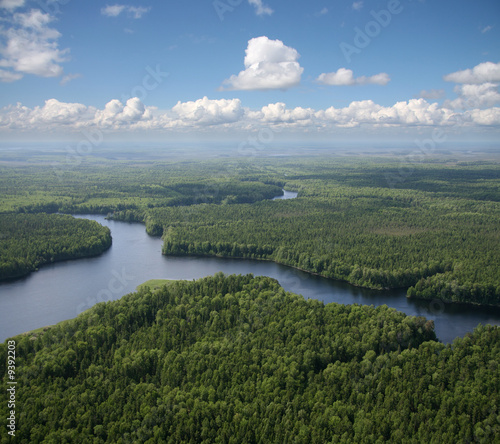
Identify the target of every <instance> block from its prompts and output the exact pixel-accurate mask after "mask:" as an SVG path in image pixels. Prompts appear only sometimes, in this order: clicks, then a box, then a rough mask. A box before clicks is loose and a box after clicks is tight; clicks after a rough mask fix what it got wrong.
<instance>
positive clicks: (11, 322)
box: [0, 216, 500, 342]
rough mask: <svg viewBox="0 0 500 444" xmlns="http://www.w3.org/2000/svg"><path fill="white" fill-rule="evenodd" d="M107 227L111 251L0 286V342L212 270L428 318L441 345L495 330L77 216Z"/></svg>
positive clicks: (393, 297)
mask: <svg viewBox="0 0 500 444" xmlns="http://www.w3.org/2000/svg"><path fill="white" fill-rule="evenodd" d="M80 217H85V218H88V219H93V220H96V221H97V222H99V223H101V224H102V225H105V226H107V227H109V228H110V229H111V234H112V236H113V245H112V247H111V248H110V249H109V250H108V251H106V252H104V253H103V254H102V255H100V256H98V257H94V258H88V259H78V260H73V261H66V262H59V263H56V264H51V265H46V266H44V267H42V268H40V270H39V271H37V272H34V273H31V274H30V275H29V276H27V277H25V278H22V279H18V280H15V281H11V282H4V283H0V341H4V340H5V339H6V338H7V337H11V336H14V335H17V334H19V333H23V332H26V331H29V330H33V329H35V328H39V327H43V326H46V325H51V324H55V323H57V322H60V321H63V320H66V319H71V318H74V317H75V316H77V315H78V314H79V313H81V312H82V311H84V310H86V309H88V308H90V307H91V306H93V305H94V304H96V303H97V302H101V301H108V300H113V299H119V298H120V297H121V296H123V295H124V294H127V293H130V292H133V291H135V289H136V287H137V286H138V285H139V284H141V283H143V282H145V281H147V280H149V279H187V280H192V279H198V278H201V277H204V276H208V275H213V274H215V273H217V272H218V271H222V272H224V273H226V274H247V273H253V274H254V275H255V276H259V275H264V276H270V277H272V278H275V279H277V280H278V281H279V282H280V284H281V285H282V286H283V287H284V288H285V290H287V291H292V292H294V293H298V294H302V295H303V296H304V297H306V298H315V299H319V300H321V301H324V302H325V303H328V302H338V303H344V304H352V303H357V304H368V305H372V304H373V305H375V306H379V305H383V304H386V305H388V306H390V307H394V308H396V309H397V310H400V311H403V312H404V313H407V314H409V315H417V316H425V317H427V318H428V319H433V320H434V321H435V325H436V333H437V335H438V337H439V339H440V340H442V341H443V342H451V341H452V340H453V339H454V338H455V337H456V336H463V335H464V334H465V333H466V332H470V331H472V330H473V329H474V327H476V326H477V324H479V323H482V324H487V323H489V324H494V325H500V310H497V309H484V308H474V307H468V306H467V307H464V306H455V305H451V304H443V303H441V302H436V301H435V302H433V303H430V302H429V301H413V300H408V299H407V298H406V297H405V294H406V291H405V290H391V291H375V290H368V289H362V288H357V287H354V286H351V285H349V284H346V283H343V282H337V281H332V280H329V279H325V278H321V277H318V276H313V275H310V274H308V273H304V272H301V271H299V270H295V269H292V268H289V267H285V266H282V265H278V264H275V263H273V262H264V261H253V260H243V259H220V258H193V257H171V256H162V254H161V247H162V240H161V239H160V238H154V237H151V236H148V235H147V233H146V230H145V227H144V225H142V224H131V223H126V222H119V221H112V220H106V219H105V218H104V216H80Z"/></svg>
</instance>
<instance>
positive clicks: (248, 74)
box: [221, 36, 304, 90]
mask: <svg viewBox="0 0 500 444" xmlns="http://www.w3.org/2000/svg"><path fill="white" fill-rule="evenodd" d="M299 57H300V54H299V53H298V52H297V50H296V49H294V48H290V47H289V46H286V45H285V44H284V43H283V42H282V41H281V40H270V39H269V38H267V37H266V36H262V37H256V38H253V39H251V40H249V41H248V46H247V49H246V56H245V62H244V63H245V70H244V71H241V72H240V73H239V74H238V75H232V76H231V77H230V78H229V79H227V80H225V81H224V82H223V85H226V88H224V87H222V88H221V89H227V90H266V89H288V88H291V87H293V86H296V85H298V84H299V83H300V79H301V76H302V72H303V71H304V68H302V67H301V66H300V64H299V62H297V60H298V58H299Z"/></svg>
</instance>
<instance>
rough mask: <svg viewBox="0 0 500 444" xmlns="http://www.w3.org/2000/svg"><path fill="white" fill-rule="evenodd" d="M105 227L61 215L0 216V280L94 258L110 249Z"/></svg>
mask: <svg viewBox="0 0 500 444" xmlns="http://www.w3.org/2000/svg"><path fill="white" fill-rule="evenodd" d="M111 242H112V240H111V233H110V231H109V228H107V227H103V226H102V225H100V224H98V223H97V222H95V221H92V220H86V219H76V218H74V217H72V216H68V215H63V214H45V213H39V214H0V280H5V279H12V278H18V277H22V276H26V275H27V274H29V273H31V272H32V271H35V270H37V269H38V267H40V266H42V265H44V264H49V263H53V262H58V261H63V260H67V259H77V258H82V257H89V256H96V255H98V254H101V253H102V252H103V251H105V250H107V249H108V248H109V247H110V246H111Z"/></svg>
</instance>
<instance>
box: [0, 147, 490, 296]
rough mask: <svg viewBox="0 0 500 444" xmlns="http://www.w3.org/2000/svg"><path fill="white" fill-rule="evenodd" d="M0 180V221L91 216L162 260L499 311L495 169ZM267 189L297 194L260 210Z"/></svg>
mask: <svg viewBox="0 0 500 444" xmlns="http://www.w3.org/2000/svg"><path fill="white" fill-rule="evenodd" d="M63 166H65V167H67V168H62V167H63ZM0 173H1V174H0V189H1V191H2V192H1V193H0V212H9V213H12V212H15V213H38V212H41V211H45V212H65V213H82V212H83V213H86V212H90V213H101V214H102V213H104V214H109V216H110V217H114V218H115V219H119V220H125V221H137V222H143V223H145V224H146V228H147V231H148V233H150V234H152V235H163V236H164V238H165V245H164V250H163V251H164V253H165V254H172V255H175V254H191V255H193V254H196V255H218V256H232V257H247V258H255V259H266V260H273V261H276V262H279V263H283V264H286V265H290V266H294V267H298V268H301V269H304V270H306V271H309V272H313V273H318V274H320V275H322V276H325V277H328V278H333V279H342V280H345V281H348V282H350V283H352V284H355V285H359V286H365V287H370V288H376V289H383V288H394V287H405V288H408V296H409V297H419V298H430V299H435V298H441V299H444V300H446V301H453V302H468V303H475V304H483V305H500V274H499V273H498V270H499V268H500V166H499V165H498V163H495V162H456V161H453V160H449V159H435V160H429V161H428V162H420V163H412V164H411V165H401V163H400V162H398V161H395V160H394V159H388V158H378V159H377V158H369V159H358V158H339V157H334V156H331V157H321V158H317V157H312V158H310V159H308V158H305V157H288V158H278V159H251V160H249V159H234V158H232V159H215V160H205V161H203V162H200V161H183V162H150V161H148V162H146V161H144V162H139V161H137V162H135V161H134V162H122V161H117V160H116V161H107V162H104V163H102V164H101V163H98V162H95V163H92V162H89V164H86V165H81V166H77V167H71V168H69V165H59V166H58V167H57V168H56V167H54V168H52V167H47V166H43V165H33V166H26V165H25V166H19V167H10V168H7V167H2V166H0ZM281 187H285V188H286V189H289V190H295V191H298V192H299V198H298V199H296V200H288V201H274V202H272V201H270V200H269V199H270V198H271V197H273V196H276V195H279V194H281Z"/></svg>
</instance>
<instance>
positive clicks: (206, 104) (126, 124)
mask: <svg viewBox="0 0 500 444" xmlns="http://www.w3.org/2000/svg"><path fill="white" fill-rule="evenodd" d="M361 126H364V127H373V128H379V127H385V128H403V129H405V128H409V127H449V128H453V129H457V130H458V129H461V128H470V127H484V126H489V127H500V108H499V107H491V108H487V109H479V108H474V109H468V110H464V111H460V112H457V111H456V110H453V109H450V108H447V107H444V106H443V107H441V106H439V105H438V104H437V103H429V102H427V101H426V100H425V99H422V98H420V99H412V100H409V101H404V102H397V103H395V104H394V105H392V106H382V105H379V104H377V103H375V102H373V101H372V100H363V101H355V102H352V103H350V104H349V105H348V106H346V107H344V108H335V107H333V106H331V107H329V108H327V109H321V110H315V109H312V108H302V107H295V108H287V106H286V104H285V103H283V102H277V103H270V104H268V105H265V106H263V107H262V108H260V109H253V110H252V109H249V108H246V107H243V106H242V104H241V101H240V100H239V99H209V98H208V97H203V98H202V99H199V100H196V101H188V102H178V103H177V104H176V105H175V106H173V107H172V108H171V109H168V110H158V109H157V108H155V107H147V106H145V105H144V104H143V103H142V102H141V100H139V98H137V97H134V98H131V99H129V100H127V102H126V103H122V102H120V101H119V100H117V99H113V100H111V101H109V102H108V103H107V104H106V105H105V106H104V108H103V109H98V108H94V107H91V106H85V105H84V104H80V103H64V102H60V101H58V100H56V99H50V100H47V101H46V102H45V104H44V105H43V106H36V107H34V108H28V107H26V106H23V105H22V104H20V103H18V104H16V105H10V106H7V107H4V108H1V109H0V133H8V132H16V134H18V133H21V132H42V133H43V132H54V131H69V132H71V131H74V132H76V131H80V130H82V129H86V128H99V129H102V130H108V131H120V132H123V131H137V130H148V131H159V132H165V131H166V132H169V131H172V130H176V131H181V132H182V131H187V132H190V131H193V130H200V131H207V130H210V129H216V128H220V129H225V130H244V131H251V130H255V129H259V128H262V127H270V128H277V129H278V128H279V129H291V130H294V129H296V130H299V131H302V132H308V131H315V132H329V131H332V130H334V129H335V128H357V127H361Z"/></svg>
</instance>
